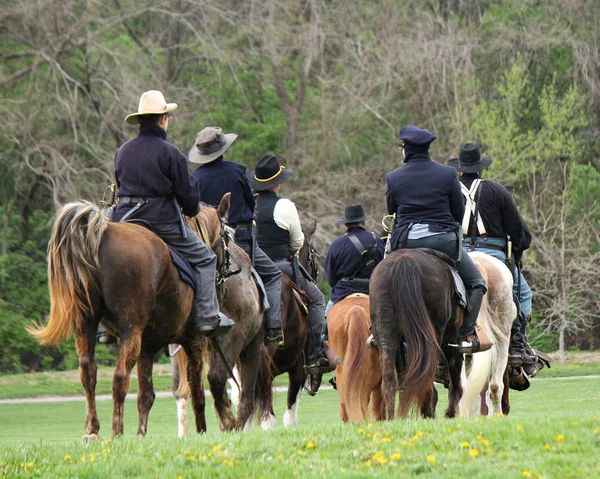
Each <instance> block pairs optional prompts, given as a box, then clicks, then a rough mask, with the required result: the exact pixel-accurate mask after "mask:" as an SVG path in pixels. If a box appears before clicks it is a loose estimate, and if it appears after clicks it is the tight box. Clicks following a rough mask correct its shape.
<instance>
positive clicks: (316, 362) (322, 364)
mask: <svg viewBox="0 0 600 479" xmlns="http://www.w3.org/2000/svg"><path fill="white" fill-rule="evenodd" d="M304 368H305V370H306V372H307V374H322V373H328V372H330V371H332V370H333V369H331V368H330V367H329V361H328V359H327V357H326V356H325V349H324V347H323V338H322V337H321V332H320V331H314V330H313V331H309V332H308V339H307V341H306V365H305V366H304ZM334 369H335V368H334Z"/></svg>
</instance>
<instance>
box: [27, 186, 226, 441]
mask: <svg viewBox="0 0 600 479" xmlns="http://www.w3.org/2000/svg"><path fill="white" fill-rule="evenodd" d="M228 209H229V196H228V195H226V196H225V197H224V198H223V200H222V201H221V204H220V205H219V208H218V212H217V210H215V209H214V208H209V207H206V206H204V207H203V208H202V211H201V212H200V213H199V215H198V216H197V218H198V221H200V223H201V224H202V228H203V230H204V232H205V237H206V238H207V239H208V242H209V243H210V245H211V246H213V247H217V245H219V246H218V248H219V252H218V253H217V258H218V259H217V263H218V264H219V263H220V262H222V260H223V257H224V254H223V249H224V244H223V241H222V237H221V221H220V217H219V215H221V216H223V215H225V214H226V212H227V211H228ZM48 279H49V288H50V319H49V322H48V325H47V326H46V327H36V328H31V329H30V330H29V332H30V333H31V334H32V335H33V336H34V337H35V338H37V340H38V341H39V342H40V343H41V344H60V343H61V342H63V341H65V340H66V339H68V338H69V337H70V336H71V335H73V334H75V338H76V346H77V354H78V356H79V375H80V378H81V382H82V384H83V387H84V389H85V396H86V420H85V435H84V436H83V438H82V439H83V440H91V439H97V437H98V431H99V430H100V422H99V421H98V416H97V413H96V398H95V389H96V372H97V368H96V363H95V361H94V351H95V347H96V331H97V328H98V324H99V323H100V321H102V324H103V325H104V326H106V328H107V329H108V330H109V331H111V332H114V333H116V334H118V335H119V336H120V345H119V360H118V363H117V367H116V370H115V373H114V376H113V387H112V393H113V402H114V405H113V419H112V433H113V435H120V434H123V414H124V402H125V396H126V394H127V391H128V390H129V383H130V375H131V370H132V369H133V366H134V365H135V364H136V362H137V372H138V381H139V392H138V412H139V426H138V430H137V433H138V435H141V436H143V435H145V434H146V432H147V425H148V414H149V412H150V408H151V407H152V404H153V403H154V398H155V394H154V388H153V385H152V364H153V360H154V356H155V354H156V353H157V352H158V351H160V350H161V349H162V348H164V347H166V346H167V345H168V344H170V343H175V342H177V343H179V344H181V345H182V346H183V348H184V349H185V351H186V353H187V354H188V357H190V361H189V364H188V371H187V372H188V377H190V378H193V380H191V381H190V390H191V395H192V404H193V408H194V412H195V414H196V426H197V429H198V431H199V432H202V431H206V421H205V416H204V409H205V397H204V389H203V387H202V352H203V350H204V349H205V347H206V344H207V340H206V338H205V337H203V336H200V335H198V334H197V333H196V332H195V329H194V324H193V322H191V321H190V322H188V319H189V318H190V315H191V313H192V307H193V300H194V291H193V289H192V288H191V286H190V285H188V284H187V283H184V282H183V281H181V279H180V278H179V273H178V271H177V269H176V268H175V266H174V265H173V264H172V262H171V256H170V254H169V250H168V248H167V245H166V244H165V242H164V241H163V240H161V239H160V238H159V237H158V236H157V235H155V234H154V233H152V231H150V230H149V229H147V228H145V227H143V226H139V225H136V224H132V223H111V222H109V221H108V218H107V217H106V214H105V211H103V210H101V209H100V208H99V207H98V206H96V205H94V204H92V203H90V202H86V201H78V202H73V203H69V204H67V205H65V206H63V207H62V208H61V209H60V211H59V212H58V214H57V218H56V221H55V223H54V228H53V230H52V235H51V238H50V243H49V245H48Z"/></svg>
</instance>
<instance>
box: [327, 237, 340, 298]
mask: <svg viewBox="0 0 600 479" xmlns="http://www.w3.org/2000/svg"><path fill="white" fill-rule="evenodd" d="M334 249H335V241H334V242H333V243H331V245H330V246H329V251H327V258H325V279H326V280H327V283H328V284H329V286H331V287H332V288H333V287H334V285H335V283H336V282H337V279H336V276H335V270H336V266H335V254H334Z"/></svg>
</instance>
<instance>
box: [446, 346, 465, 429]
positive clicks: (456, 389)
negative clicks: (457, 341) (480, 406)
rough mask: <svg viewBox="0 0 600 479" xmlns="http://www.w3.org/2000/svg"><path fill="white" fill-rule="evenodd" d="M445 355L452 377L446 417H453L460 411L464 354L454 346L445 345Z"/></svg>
mask: <svg viewBox="0 0 600 479" xmlns="http://www.w3.org/2000/svg"><path fill="white" fill-rule="evenodd" d="M444 355H445V357H446V361H447V362H448V375H449V378H450V381H449V385H448V409H446V417H447V418H453V417H455V416H456V413H457V411H458V403H459V402H460V398H461V397H462V393H463V389H462V385H461V374H462V368H463V356H462V354H460V353H458V352H456V351H455V350H454V349H453V348H449V347H445V348H444Z"/></svg>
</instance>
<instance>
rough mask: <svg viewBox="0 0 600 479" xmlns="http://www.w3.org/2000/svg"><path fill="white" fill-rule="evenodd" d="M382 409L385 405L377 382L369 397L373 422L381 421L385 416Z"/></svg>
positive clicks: (379, 383)
mask: <svg viewBox="0 0 600 479" xmlns="http://www.w3.org/2000/svg"><path fill="white" fill-rule="evenodd" d="M384 407H385V403H384V401H383V395H382V392H381V381H379V382H378V383H377V385H376V386H375V388H374V389H373V394H372V397H371V414H372V416H373V420H374V421H383V419H384V415H385V411H384Z"/></svg>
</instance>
